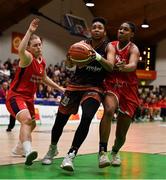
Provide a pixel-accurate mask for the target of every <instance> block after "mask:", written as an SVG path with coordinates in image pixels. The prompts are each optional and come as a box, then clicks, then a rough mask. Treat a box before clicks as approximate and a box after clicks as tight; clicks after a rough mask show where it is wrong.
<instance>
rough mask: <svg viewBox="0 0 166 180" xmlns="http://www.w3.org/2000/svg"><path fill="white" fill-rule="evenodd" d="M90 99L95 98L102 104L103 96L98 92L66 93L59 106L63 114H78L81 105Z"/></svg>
mask: <svg viewBox="0 0 166 180" xmlns="http://www.w3.org/2000/svg"><path fill="white" fill-rule="evenodd" d="M88 98H93V99H95V100H97V101H98V102H101V94H100V93H99V92H97V91H92V90H89V91H88V90H86V91H68V90H66V91H65V94H64V96H63V98H62V99H61V102H60V105H59V109H58V110H59V111H60V112H62V113H63V114H76V113H77V112H78V108H79V105H80V104H81V103H82V102H83V101H85V100H86V99H88Z"/></svg>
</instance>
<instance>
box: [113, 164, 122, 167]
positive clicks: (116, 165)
mask: <svg viewBox="0 0 166 180" xmlns="http://www.w3.org/2000/svg"><path fill="white" fill-rule="evenodd" d="M111 166H113V167H119V166H121V164H111Z"/></svg>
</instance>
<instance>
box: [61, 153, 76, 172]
mask: <svg viewBox="0 0 166 180" xmlns="http://www.w3.org/2000/svg"><path fill="white" fill-rule="evenodd" d="M75 156H76V155H75V151H73V152H71V153H69V154H67V155H66V157H65V158H64V159H63V161H62V164H61V166H60V167H61V168H62V169H64V170H66V171H74V165H73V160H74V158H75Z"/></svg>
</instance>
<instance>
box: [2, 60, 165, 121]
mask: <svg viewBox="0 0 166 180" xmlns="http://www.w3.org/2000/svg"><path fill="white" fill-rule="evenodd" d="M17 66H18V59H15V60H13V61H12V60H11V59H7V60H6V61H5V62H4V63H2V62H1V61H0V101H1V102H2V101H3V100H4V99H5V95H6V91H7V89H8V87H9V84H10V82H11V80H12V79H13V77H14V75H15V71H16V68H17ZM46 71H47V75H48V76H49V77H50V78H51V79H52V80H53V81H54V82H56V83H58V84H59V85H61V86H63V87H66V86H67V84H68V82H69V79H70V78H71V77H72V76H73V71H71V70H69V69H67V68H66V67H65V64H64V61H62V62H61V63H57V64H55V65H53V64H50V65H49V66H48V67H47V69H46ZM139 97H140V106H139V107H138V108H137V111H136V113H135V120H136V121H154V120H163V121H166V87H165V88H159V87H155V88H154V87H153V86H149V87H146V88H145V87H140V88H139ZM60 99H61V94H60V93H59V92H58V91H56V90H54V89H52V88H50V87H48V86H45V85H44V84H39V86H38V90H37V93H36V103H43V102H45V103H46V104H47V102H49V104H50V102H52V103H53V104H58V103H59V101H60Z"/></svg>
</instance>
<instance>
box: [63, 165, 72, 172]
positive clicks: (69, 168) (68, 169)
mask: <svg viewBox="0 0 166 180" xmlns="http://www.w3.org/2000/svg"><path fill="white" fill-rule="evenodd" d="M61 168H62V169H64V170H65V171H70V172H73V171H74V169H73V168H72V167H71V166H61Z"/></svg>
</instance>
